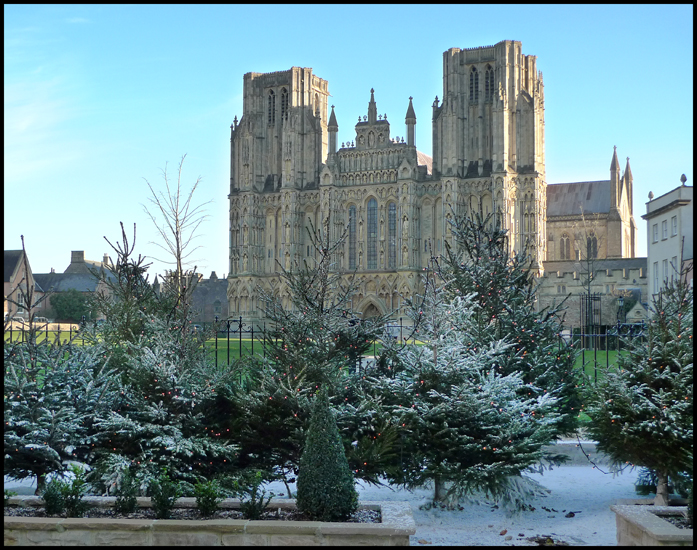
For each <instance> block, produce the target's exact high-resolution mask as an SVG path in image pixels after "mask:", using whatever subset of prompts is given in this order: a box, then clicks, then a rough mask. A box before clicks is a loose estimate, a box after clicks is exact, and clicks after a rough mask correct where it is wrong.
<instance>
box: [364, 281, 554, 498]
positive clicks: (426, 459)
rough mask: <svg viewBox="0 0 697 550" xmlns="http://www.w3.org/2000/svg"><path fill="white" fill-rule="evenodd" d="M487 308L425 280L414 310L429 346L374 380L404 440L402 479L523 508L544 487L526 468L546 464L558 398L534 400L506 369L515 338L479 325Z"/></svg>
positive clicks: (438, 494) (442, 492)
mask: <svg viewBox="0 0 697 550" xmlns="http://www.w3.org/2000/svg"><path fill="white" fill-rule="evenodd" d="M481 307H482V306H480V305H479V304H477V303H476V297H475V296H474V295H467V296H455V297H454V298H448V297H446V293H445V292H443V288H442V287H438V286H437V285H436V283H435V282H434V280H433V278H432V277H429V278H427V279H426V293H425V298H424V301H423V304H422V307H421V308H420V309H419V310H417V311H415V312H414V316H415V317H420V319H419V322H420V326H421V329H420V332H419V334H420V336H419V338H420V339H421V340H423V341H425V342H427V344H425V345H423V346H408V347H407V348H405V349H404V351H403V352H402V357H401V359H402V360H401V366H400V368H399V369H398V371H397V373H396V374H395V377H394V379H389V378H382V379H376V380H375V381H374V382H375V384H376V385H377V388H376V391H375V393H376V394H377V395H379V396H380V397H379V400H380V407H382V408H383V409H390V410H391V412H392V415H393V419H394V422H395V423H396V424H397V425H398V426H399V429H400V430H401V432H402V434H403V435H404V437H405V440H406V441H405V447H406V449H407V450H408V452H407V456H406V458H405V459H404V458H403V464H402V469H403V471H404V474H403V478H402V479H401V480H400V479H395V480H394V481H399V482H401V483H403V484H405V485H406V486H408V487H415V486H422V485H425V484H427V483H429V482H433V483H434V485H435V495H434V500H441V501H442V500H450V501H451V502H452V501H454V500H456V499H457V498H458V497H460V496H464V495H468V494H476V493H478V492H480V491H482V492H484V493H485V494H487V495H488V496H489V497H492V498H494V499H497V500H501V502H502V503H503V504H504V505H510V506H511V507H513V508H519V507H524V506H525V499H526V497H527V496H529V495H531V494H534V493H535V492H536V491H537V490H538V489H539V486H538V485H537V484H536V483H535V482H534V481H533V480H532V479H530V478H527V477H523V476H522V474H523V473H524V472H525V471H526V470H527V469H528V468H529V467H531V466H535V465H537V464H539V463H540V460H541V458H542V457H543V451H542V446H543V445H546V444H549V443H550V442H551V441H553V439H554V435H555V433H556V432H557V431H558V424H559V422H560V420H561V418H560V416H559V415H558V414H557V413H556V412H555V408H556V405H557V398H556V397H552V396H551V395H550V394H549V393H544V392H541V391H537V390H538V388H536V387H534V386H529V387H531V388H532V389H533V390H534V391H533V392H532V394H533V395H532V396H530V397H528V396H527V395H525V393H526V392H522V391H521V390H522V389H523V387H524V386H526V384H525V382H524V381H523V375H522V373H520V372H513V373H503V372H502V369H501V361H502V359H505V357H506V355H507V353H508V352H509V350H510V349H511V347H512V346H514V344H513V343H512V342H511V341H510V339H509V338H497V337H496V331H497V326H496V324H495V323H494V322H490V323H488V325H482V324H481V323H479V318H480V316H479V310H480V308H481ZM482 335H485V336H486V337H484V338H483V337H482ZM376 406H378V405H376Z"/></svg>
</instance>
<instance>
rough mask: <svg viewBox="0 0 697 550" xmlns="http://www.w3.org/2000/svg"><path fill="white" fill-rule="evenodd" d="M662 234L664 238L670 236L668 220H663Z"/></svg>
mask: <svg viewBox="0 0 697 550" xmlns="http://www.w3.org/2000/svg"><path fill="white" fill-rule="evenodd" d="M661 234H662V235H663V239H664V240H665V239H667V238H668V220H663V222H661Z"/></svg>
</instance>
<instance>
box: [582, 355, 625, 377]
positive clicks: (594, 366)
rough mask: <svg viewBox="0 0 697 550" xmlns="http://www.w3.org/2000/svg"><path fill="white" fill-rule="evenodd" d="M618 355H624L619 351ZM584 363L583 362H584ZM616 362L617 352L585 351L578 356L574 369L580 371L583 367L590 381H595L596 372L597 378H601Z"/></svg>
mask: <svg viewBox="0 0 697 550" xmlns="http://www.w3.org/2000/svg"><path fill="white" fill-rule="evenodd" d="M620 353H625V352H623V351H620ZM584 361H585V362H584ZM616 362H617V350H609V351H608V352H606V351H605V350H597V351H595V350H592V349H590V350H589V349H587V350H585V351H583V352H582V353H579V354H578V357H577V358H576V362H575V363H574V367H575V368H576V369H580V368H581V367H582V366H584V370H585V373H586V375H588V376H590V377H591V379H593V380H595V376H596V371H597V375H598V377H600V376H602V373H603V372H604V371H605V369H606V368H607V367H608V366H609V367H610V368H612V367H613V366H614V365H615V363H616Z"/></svg>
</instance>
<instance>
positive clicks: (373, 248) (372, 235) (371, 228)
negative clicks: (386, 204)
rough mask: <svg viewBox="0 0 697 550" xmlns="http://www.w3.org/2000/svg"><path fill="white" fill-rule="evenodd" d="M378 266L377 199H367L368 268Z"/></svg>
mask: <svg viewBox="0 0 697 550" xmlns="http://www.w3.org/2000/svg"><path fill="white" fill-rule="evenodd" d="M377 268H378V201H376V200H375V199H370V200H369V201H368V269H377Z"/></svg>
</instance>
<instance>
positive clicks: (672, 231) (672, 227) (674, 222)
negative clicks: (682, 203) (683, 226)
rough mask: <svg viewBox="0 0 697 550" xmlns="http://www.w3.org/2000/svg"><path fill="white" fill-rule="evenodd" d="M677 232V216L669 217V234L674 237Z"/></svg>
mask: <svg viewBox="0 0 697 550" xmlns="http://www.w3.org/2000/svg"><path fill="white" fill-rule="evenodd" d="M677 234H678V217H677V216H673V217H672V218H670V236H671V237H675V236H676V235H677Z"/></svg>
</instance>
